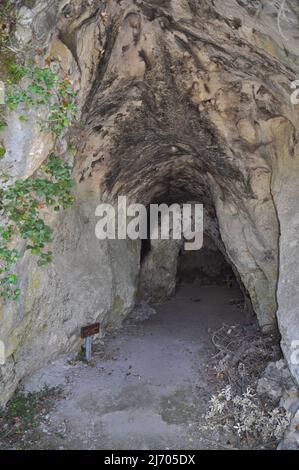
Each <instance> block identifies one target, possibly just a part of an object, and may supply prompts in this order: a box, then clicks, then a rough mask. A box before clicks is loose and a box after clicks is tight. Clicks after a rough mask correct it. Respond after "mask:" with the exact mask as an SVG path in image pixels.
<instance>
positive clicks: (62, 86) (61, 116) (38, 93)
mask: <svg viewBox="0 0 299 470" xmlns="http://www.w3.org/2000/svg"><path fill="white" fill-rule="evenodd" d="M11 67H13V68H14V71H13V73H14V76H15V77H17V79H18V80H17V81H19V80H21V79H22V78H24V79H25V80H24V81H22V82H20V83H18V84H10V86H8V90H7V95H6V102H5V104H6V106H7V108H8V109H10V110H17V109H18V107H19V106H20V105H22V104H23V105H26V106H28V107H31V108H32V107H37V106H47V108H48V117H47V119H46V120H39V123H40V125H41V128H42V129H43V130H49V131H52V132H53V133H54V134H55V135H57V136H59V135H61V134H62V133H63V132H64V130H65V129H66V128H67V127H68V126H69V125H70V124H71V122H72V121H73V120H74V118H75V117H76V114H77V105H76V95H77V94H76V92H75V91H74V88H73V86H72V83H71V81H70V80H69V79H67V78H66V79H63V80H62V79H61V78H60V77H59V75H58V74H57V73H56V72H55V71H53V70H52V69H51V67H44V68H40V67H35V66H34V67H32V68H29V67H25V66H20V65H16V64H14V65H12V66H11Z"/></svg>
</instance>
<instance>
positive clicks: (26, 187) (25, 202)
mask: <svg viewBox="0 0 299 470" xmlns="http://www.w3.org/2000/svg"><path fill="white" fill-rule="evenodd" d="M39 173H40V174H39V175H38V176H36V177H30V178H28V179H26V180H17V181H16V182H15V183H14V184H13V185H12V186H10V187H9V188H8V189H6V190H3V189H2V190H0V213H1V216H2V218H3V219H4V220H5V221H6V223H3V224H2V225H1V226H0V295H1V297H3V298H5V299H12V300H17V299H18V298H19V296H20V293H21V291H20V289H19V287H18V283H19V280H18V276H17V275H16V274H14V273H12V267H13V265H14V264H15V263H16V262H17V260H18V259H19V258H20V256H21V253H20V251H18V250H17V249H16V248H14V247H13V245H14V244H15V243H16V242H17V240H19V238H21V239H23V240H24V241H25V244H26V247H25V248H26V250H30V251H31V253H33V254H34V255H37V256H38V264H39V265H40V266H43V265H46V264H48V263H50V262H51V261H52V252H51V251H47V250H46V248H45V247H46V244H47V243H49V242H51V241H52V229H51V228H50V227H49V226H48V225H46V223H45V222H44V220H43V217H42V212H43V211H45V209H46V208H47V207H53V208H54V211H57V212H58V211H60V209H62V208H63V209H65V208H68V207H70V206H71V204H72V203H73V195H72V186H73V181H72V179H71V167H70V166H69V165H67V164H66V163H65V162H64V161H63V160H62V159H61V158H60V157H59V156H57V155H54V154H52V155H50V157H49V158H48V160H47V162H46V163H45V164H44V165H43V166H42V167H41V169H40V171H39Z"/></svg>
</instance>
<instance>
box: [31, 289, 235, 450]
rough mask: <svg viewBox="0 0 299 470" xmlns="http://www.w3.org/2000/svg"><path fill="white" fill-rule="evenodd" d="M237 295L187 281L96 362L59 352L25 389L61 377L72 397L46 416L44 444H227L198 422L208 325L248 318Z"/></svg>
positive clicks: (207, 391) (207, 387)
mask: <svg viewBox="0 0 299 470" xmlns="http://www.w3.org/2000/svg"><path fill="white" fill-rule="evenodd" d="M235 298H240V293H239V291H238V290H234V289H228V288H225V287H198V286H194V285H188V286H187V285H186V286H182V287H181V288H180V289H179V291H178V293H177V294H176V295H175V297H174V298H173V299H171V300H170V301H169V302H167V303H165V304H164V305H162V306H159V307H158V308H157V315H154V316H152V317H151V318H150V319H149V320H146V321H144V322H142V323H137V324H134V325H127V326H126V327H125V328H124V329H123V330H121V331H120V332H119V333H118V334H117V335H115V336H110V337H107V338H106V339H105V346H104V347H103V348H102V349H101V348H100V349H99V350H98V351H97V352H96V353H95V355H94V362H93V365H91V366H88V365H86V364H84V363H82V362H78V363H75V364H74V365H72V364H69V363H67V362H66V360H65V359H61V360H59V361H56V362H55V363H53V364H51V365H50V366H48V367H47V368H46V369H44V370H43V372H40V373H38V374H35V376H33V377H32V378H31V379H30V380H29V382H28V383H27V385H26V388H27V390H33V389H36V388H37V386H39V387H41V386H42V385H43V384H44V383H48V384H49V385H50V386H53V385H59V384H63V386H64V389H65V396H66V398H64V399H63V398H61V399H58V400H57V401H56V403H55V406H54V408H53V410H52V411H51V412H50V413H49V414H48V415H47V416H46V420H44V423H43V425H42V426H41V438H40V442H39V444H38V447H41V448H64V449H146V450H150V449H183V448H184V449H201V448H217V447H220V448H221V445H224V446H225V445H226V444H227V443H225V442H224V443H223V442H222V444H221V445H218V444H216V443H215V439H216V440H217V439H218V437H217V436H215V435H214V436H213V438H211V436H209V435H205V434H202V433H200V432H199V423H200V422H201V419H202V418H201V417H202V415H203V414H204V413H205V411H206V408H207V402H208V400H209V397H210V395H211V393H212V391H211V383H209V380H210V378H211V374H210V373H208V371H209V358H210V357H211V354H212V352H213V350H212V346H211V343H210V335H209V334H208V330H209V329H210V328H211V329H213V330H214V329H217V328H219V327H220V326H221V325H222V323H224V322H225V323H226V324H228V325H230V324H236V323H240V322H242V321H243V320H244V315H243V314H242V310H240V309H238V308H237V307H235V306H232V305H230V304H229V301H230V300H231V299H235ZM210 439H212V442H211V440H210ZM219 439H221V437H219ZM213 440H214V442H213ZM222 440H223V439H221V441H222Z"/></svg>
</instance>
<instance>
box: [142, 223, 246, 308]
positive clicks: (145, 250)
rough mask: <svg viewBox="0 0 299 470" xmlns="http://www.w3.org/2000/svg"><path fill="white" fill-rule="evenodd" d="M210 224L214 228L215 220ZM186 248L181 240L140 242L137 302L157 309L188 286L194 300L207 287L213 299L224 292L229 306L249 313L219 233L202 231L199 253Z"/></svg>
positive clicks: (243, 292)
mask: <svg viewBox="0 0 299 470" xmlns="http://www.w3.org/2000/svg"><path fill="white" fill-rule="evenodd" d="M213 220H214V224H213V226H214V227H215V225H216V223H217V220H216V219H215V218H214V219H213ZM207 225H208V227H209V226H210V224H207ZM148 226H149V225H148ZM204 229H205V227H204ZM185 247H186V246H185V240H184V239H183V238H182V239H181V240H173V239H170V240H161V239H158V240H156V239H154V240H153V239H150V233H148V238H147V239H145V240H142V242H141V249H140V275H139V285H138V300H139V301H145V302H147V303H148V304H150V305H154V306H156V305H161V304H163V303H165V302H167V301H168V300H169V299H171V298H172V297H173V296H175V295H176V293H177V292H179V291H180V292H183V291H185V290H186V287H187V286H189V287H188V288H187V290H188V291H192V295H193V294H194V295H195V297H196V291H199V290H200V291H202V290H203V288H207V287H209V289H206V290H207V291H210V292H211V295H212V296H217V295H218V294H219V292H220V291H221V292H224V291H226V294H225V296H224V297H231V299H230V301H231V304H233V303H235V304H236V305H239V308H240V309H243V310H244V312H246V313H248V312H247V310H249V311H250V310H251V308H250V300H249V298H248V296H247V295H246V291H245V289H244V286H243V285H242V282H241V280H240V278H239V277H238V273H237V272H236V271H235V270H234V268H233V267H232V265H231V264H230V262H229V261H228V259H227V256H226V253H225V248H224V245H223V243H222V241H221V238H220V236H219V232H217V231H215V230H214V232H213V234H211V232H209V230H207V229H206V230H204V234H203V246H202V248H201V249H199V250H192V251H188V250H186V249H185Z"/></svg>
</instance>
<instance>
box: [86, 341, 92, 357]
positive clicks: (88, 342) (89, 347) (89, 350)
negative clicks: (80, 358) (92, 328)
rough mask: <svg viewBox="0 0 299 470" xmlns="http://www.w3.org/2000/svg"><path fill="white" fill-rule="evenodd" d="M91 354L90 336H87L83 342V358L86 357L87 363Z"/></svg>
mask: <svg viewBox="0 0 299 470" xmlns="http://www.w3.org/2000/svg"><path fill="white" fill-rule="evenodd" d="M91 354H92V336H88V337H87V338H86V340H85V357H86V361H87V362H89V361H90V360H91Z"/></svg>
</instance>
